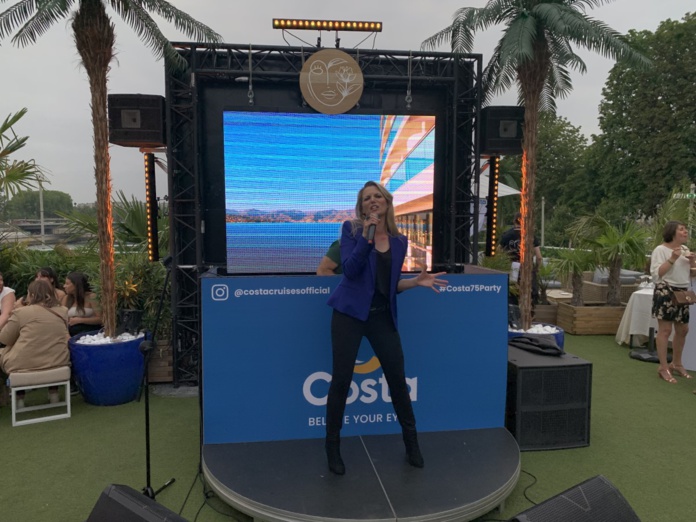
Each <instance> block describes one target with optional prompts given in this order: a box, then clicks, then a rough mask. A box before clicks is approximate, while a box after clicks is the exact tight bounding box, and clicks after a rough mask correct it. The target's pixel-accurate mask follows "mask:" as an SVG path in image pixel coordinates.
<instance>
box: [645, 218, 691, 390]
mask: <svg viewBox="0 0 696 522" xmlns="http://www.w3.org/2000/svg"><path fill="white" fill-rule="evenodd" d="M662 239H663V240H664V242H663V243H662V244H661V245H658V246H656V247H655V250H653V252H652V256H651V258H650V273H651V275H652V279H653V282H654V283H655V291H654V293H653V305H652V315H653V317H656V318H657V336H656V338H655V344H656V345H657V357H658V359H659V361H660V366H659V368H658V370H657V375H658V376H659V377H660V378H661V379H663V380H665V381H667V382H668V383H670V384H675V383H676V382H677V380H676V379H675V378H674V376H673V374H675V373H676V374H677V375H679V376H680V377H684V378H685V379H691V375H690V374H689V373H688V372H687V371H686V369H685V368H684V365H683V364H682V352H683V351H684V342H685V341H686V334H687V333H688V332H689V305H686V304H684V305H680V304H678V303H676V302H675V301H674V299H673V296H672V290H686V289H687V288H689V287H690V285H691V277H693V276H694V275H696V255H695V254H693V253H692V252H689V249H688V248H687V246H686V243H687V242H688V241H689V231H688V230H687V228H686V225H685V224H684V223H682V222H681V221H669V222H667V224H666V225H665V228H664V230H663V231H662ZM672 329H674V338H673V339H672V364H671V365H670V366H667V344H668V342H669V336H670V335H671V334H672Z"/></svg>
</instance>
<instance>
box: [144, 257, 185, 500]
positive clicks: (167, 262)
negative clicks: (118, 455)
mask: <svg viewBox="0 0 696 522" xmlns="http://www.w3.org/2000/svg"><path fill="white" fill-rule="evenodd" d="M171 263H172V257H171V256H168V257H167V258H165V259H163V260H162V264H163V265H164V266H165V267H166V268H167V273H166V275H165V277H164V284H163V285H162V293H161V294H160V300H159V303H158V305H157V315H156V316H155V324H154V327H153V329H152V338H151V339H150V340H146V341H143V342H142V343H140V351H141V352H142V354H143V356H144V357H145V373H144V375H143V384H142V387H141V392H143V391H144V392H145V473H146V483H145V487H144V488H143V489H142V492H143V494H144V495H145V496H147V497H149V498H151V499H153V500H154V499H155V497H157V495H159V493H160V492H161V491H162V490H164V489H165V488H167V487H169V486H171V485H172V484H173V483H174V482H176V479H175V478H171V479H169V480H168V481H167V482H165V483H164V484H163V485H162V486H161V487H160V488H159V489H157V490H155V489H153V488H152V485H151V482H150V475H151V465H150V378H149V375H148V370H149V367H150V354H151V353H152V350H153V349H154V347H155V346H156V343H157V340H156V336H157V327H158V326H159V320H160V316H161V314H162V306H163V304H164V297H165V295H166V293H167V284H168V283H169V275H170V274H171Z"/></svg>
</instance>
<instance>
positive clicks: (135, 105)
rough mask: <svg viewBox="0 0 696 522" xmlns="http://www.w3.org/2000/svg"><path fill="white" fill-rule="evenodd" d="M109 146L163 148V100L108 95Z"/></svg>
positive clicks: (164, 139) (157, 97)
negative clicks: (110, 144) (111, 144)
mask: <svg viewBox="0 0 696 522" xmlns="http://www.w3.org/2000/svg"><path fill="white" fill-rule="evenodd" d="M108 100H109V142H110V143H113V144H114V145H122V146H123V147H142V148H157V147H164V146H166V144H167V142H166V133H165V123H164V122H165V113H164V107H165V103H164V97H162V96H159V95H156V94H109V96H108Z"/></svg>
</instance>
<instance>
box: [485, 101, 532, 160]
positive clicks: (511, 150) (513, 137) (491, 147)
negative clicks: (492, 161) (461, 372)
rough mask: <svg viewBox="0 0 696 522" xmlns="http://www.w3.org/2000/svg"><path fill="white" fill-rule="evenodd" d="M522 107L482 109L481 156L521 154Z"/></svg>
mask: <svg viewBox="0 0 696 522" xmlns="http://www.w3.org/2000/svg"><path fill="white" fill-rule="evenodd" d="M523 123H524V107H518V106H514V105H513V106H503V107H495V106H490V107H484V108H483V109H482V110H481V127H480V130H481V134H480V136H481V146H480V151H481V154H483V155H486V156H499V155H507V154H522V125H523Z"/></svg>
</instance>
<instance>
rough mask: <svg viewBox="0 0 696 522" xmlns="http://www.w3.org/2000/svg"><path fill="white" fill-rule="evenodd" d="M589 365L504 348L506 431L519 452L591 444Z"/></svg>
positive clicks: (576, 359)
mask: <svg viewBox="0 0 696 522" xmlns="http://www.w3.org/2000/svg"><path fill="white" fill-rule="evenodd" d="M591 391H592V363H590V362H588V361H585V360H583V359H581V358H580V357H577V356H575V355H571V354H568V353H565V354H563V355H560V356H552V355H538V354H535V353H531V352H528V351H526V350H521V349H519V348H515V347H513V346H509V347H508V383H507V401H506V408H505V427H506V428H507V429H508V430H509V431H510V433H512V435H513V436H514V437H515V439H516V440H517V444H518V445H519V447H520V450H522V451H525V450H550V449H564V448H579V447H582V446H588V445H589V444H590V401H591Z"/></svg>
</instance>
